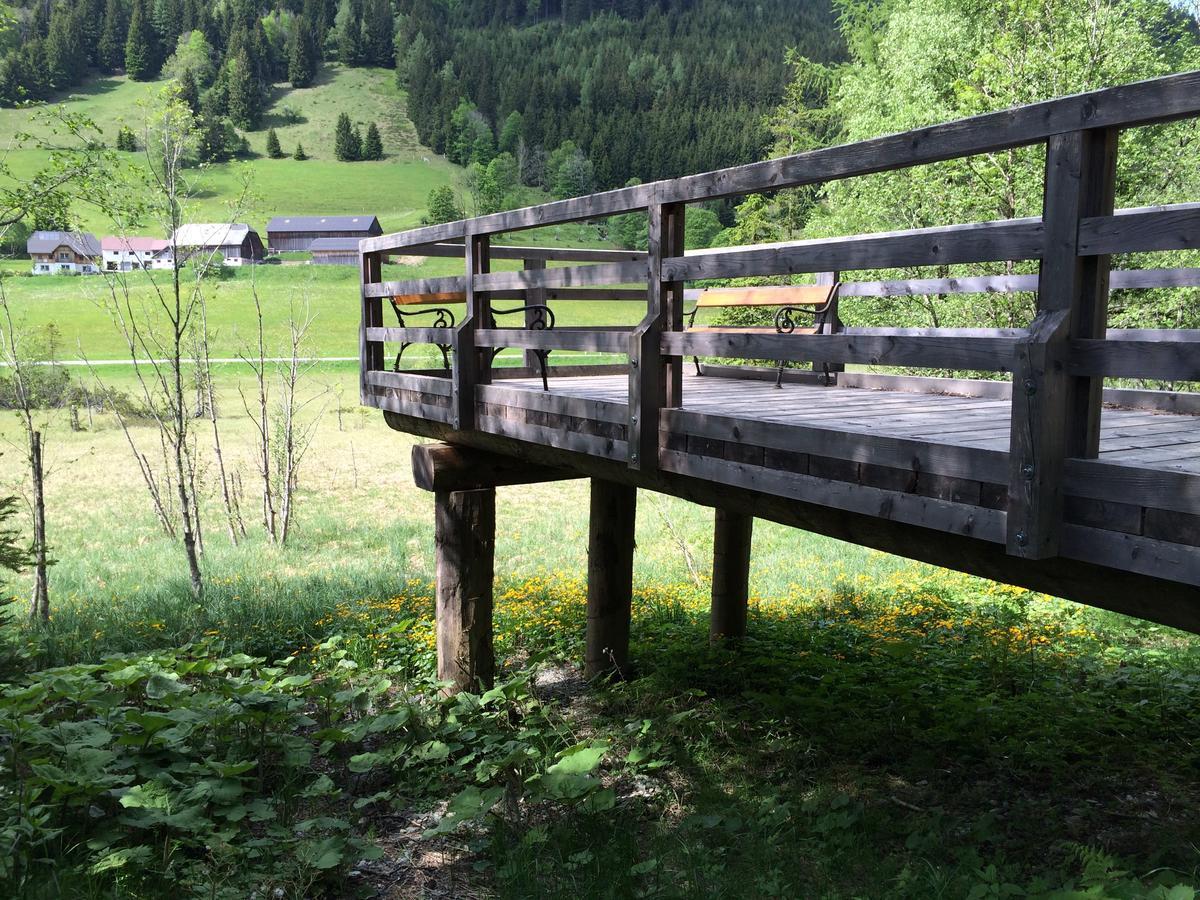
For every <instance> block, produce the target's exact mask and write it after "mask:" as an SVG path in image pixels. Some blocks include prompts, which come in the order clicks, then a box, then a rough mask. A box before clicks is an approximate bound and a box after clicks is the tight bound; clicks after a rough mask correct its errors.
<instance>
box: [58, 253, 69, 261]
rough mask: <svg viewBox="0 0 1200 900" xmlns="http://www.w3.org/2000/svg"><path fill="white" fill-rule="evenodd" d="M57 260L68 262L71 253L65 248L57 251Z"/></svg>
mask: <svg viewBox="0 0 1200 900" xmlns="http://www.w3.org/2000/svg"><path fill="white" fill-rule="evenodd" d="M58 261H59V262H70V261H71V254H70V253H67V252H66V251H65V250H62V251H59V254H58Z"/></svg>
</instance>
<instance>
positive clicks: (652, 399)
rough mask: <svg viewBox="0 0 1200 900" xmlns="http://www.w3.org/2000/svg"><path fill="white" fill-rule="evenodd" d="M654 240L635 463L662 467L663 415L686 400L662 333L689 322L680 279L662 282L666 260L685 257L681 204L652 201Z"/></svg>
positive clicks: (632, 348) (632, 453)
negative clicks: (660, 431)
mask: <svg viewBox="0 0 1200 900" xmlns="http://www.w3.org/2000/svg"><path fill="white" fill-rule="evenodd" d="M647 216H648V219H649V228H650V233H649V242H648V245H647V261H648V272H647V282H646V317H645V318H644V319H642V321H641V324H639V325H638V327H637V328H636V329H635V330H634V332H633V334H632V335H630V345H629V424H628V438H629V467H630V468H631V469H639V470H642V471H653V470H655V469H657V468H658V413H659V410H661V409H662V408H663V407H664V406H668V405H671V406H678V405H680V403H682V389H681V385H682V372H683V367H682V365H675V363H678V362H681V361H680V360H679V359H675V360H670V359H668V358H666V357H664V356H663V355H662V333H663V331H664V330H665V329H667V328H668V327H676V323H678V325H677V327H679V328H682V326H683V291H682V290H681V288H682V284H681V283H679V282H664V281H663V280H662V261H663V260H664V259H666V258H668V257H672V256H682V255H683V217H684V206H683V204H681V203H670V204H666V203H657V202H656V203H652V204H651V205H650V207H649V208H648V210H647Z"/></svg>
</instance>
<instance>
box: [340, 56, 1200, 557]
mask: <svg viewBox="0 0 1200 900" xmlns="http://www.w3.org/2000/svg"><path fill="white" fill-rule="evenodd" d="M1196 116H1200V72H1189V73H1185V74H1180V75H1173V76H1169V77H1166V78H1160V79H1155V80H1151V81H1145V82H1140V83H1136V84H1130V85H1124V86H1121V87H1116V88H1111V89H1107V90H1101V91H1094V92H1090V93H1086V94H1079V95H1075V96H1071V97H1065V98H1062V99H1057V100H1051V101H1047V102H1044V103H1037V104H1033V105H1030V106H1025V107H1020V108H1016V109H1012V110H1007V111H1004V112H998V113H992V114H988V115H983V116H978V117H975V118H971V119H964V120H961V121H957V122H951V123H948V124H944V125H937V126H931V127H928V128H922V129H917V130H915V131H910V132H906V133H903V134H897V135H890V136H887V137H881V138H876V139H874V140H869V141H863V142H860V143H856V144H850V145H845V146H838V147H830V148H827V149H822V150H815V151H811V152H808V153H802V154H799V155H796V156H791V157H786V158H782V159H775V160H769V161H766V162H761V163H754V164H752V165H747V166H740V167H735V168H730V169H724V170H720V171H717V172H709V173H705V174H701V175H692V176H688V177H685V178H678V179H673V180H669V181H660V182H655V183H652V184H646V185H638V186H635V187H628V188H621V189H619V190H615V191H608V192H604V193H599V194H593V195H590V196H586V197H577V198H572V199H569V200H561V201H558V202H555V203H547V204H544V205H541V206H535V207H530V208H527V209H520V210H514V211H511V212H502V213H496V214H493V215H488V216H480V217H477V218H474V219H468V220H464V221H459V222H451V223H448V224H445V225H435V226H430V227H425V228H418V229H414V230H412V231H408V232H404V233H400V234H391V235H384V236H381V237H375V238H369V239H367V240H365V241H363V242H362V243H361V245H360V246H361V255H362V274H363V289H362V302H363V320H362V321H363V330H362V335H361V345H360V346H361V357H362V369H363V375H362V384H363V392H364V398H365V397H366V396H367V394H368V393H369V386H371V385H377V384H384V385H391V386H394V387H395V386H399V387H403V388H405V389H408V390H412V391H414V392H420V391H422V390H427V391H428V393H429V394H430V395H431V396H440V397H445V396H449V398H450V405H449V409H448V411H447V412H446V413H444V414H443V416H444V420H445V421H447V422H448V423H449V424H450V425H452V426H453V427H454V428H456V429H460V430H469V429H472V428H473V427H475V424H476V423H475V415H476V402H477V399H478V398H479V397H480V396H481V391H482V392H483V393H484V394H486V390H485V386H486V385H488V384H489V383H490V381H491V370H490V366H489V365H488V364H487V362H485V360H490V358H491V354H490V353H481V352H476V351H483V350H489V349H490V348H497V347H515V348H521V349H524V350H525V351H526V357H527V360H528V354H529V353H531V352H534V351H538V350H546V349H556V350H574V351H594V352H601V353H616V354H624V355H625V356H626V357H627V358H628V368H627V371H628V375H629V402H628V406H627V408H626V409H625V411H624V416H625V423H624V424H625V426H626V429H625V435H626V438H627V440H626V441H625V442H623V449H624V452H625V454H626V458H627V462H628V465H629V466H630V467H633V468H636V469H653V468H655V467H656V466H657V465H658V461H659V454H660V451H661V447H660V442H659V423H660V419H662V418H663V416H662V414H663V411H664V410H671V409H673V408H676V407H678V406H680V404H681V390H682V387H681V385H682V378H681V371H682V369H681V360H682V359H683V358H684V357H686V356H693V355H695V356H707V357H718V358H720V357H724V358H732V359H746V358H758V359H776V360H794V361H805V360H820V361H825V362H833V363H860V364H862V363H866V364H881V365H891V366H905V367H924V368H937V369H963V370H977V371H993V372H1011V373H1012V378H1013V390H1012V393H1011V397H1012V416H1011V439H1010V448H1009V453H1008V455H1007V474H1008V477H1007V479H1005V480H1006V481H1007V482H1008V485H1009V505H1008V511H1007V515H1006V517H1005V522H1004V531H1005V543H1006V546H1007V548H1008V551H1009V552H1010V553H1011V554H1013V555H1016V556H1021V557H1026V558H1045V557H1050V556H1054V555H1056V554H1057V553H1058V549H1059V540H1060V534H1061V528H1060V523H1061V520H1062V506H1063V484H1064V477H1065V476H1064V472H1065V471H1066V469H1067V468H1068V467H1067V466H1066V461H1067V460H1068V459H1084V460H1086V459H1094V458H1095V457H1096V456H1097V454H1098V442H1099V422H1100V410H1101V390H1102V385H1103V379H1104V377H1106V376H1107V377H1124V378H1152V379H1163V380H1170V381H1183V380H1191V379H1197V380H1200V332H1194V331H1169V332H1167V331H1128V332H1120V333H1114V332H1111V331H1108V330H1107V302H1108V293H1109V289H1110V287H1147V286H1161V285H1169V284H1194V283H1196V279H1195V277H1194V275H1195V272H1196V270H1159V271H1158V273H1157V274H1153V273H1149V274H1148V273H1136V272H1126V273H1120V277H1119V278H1115V279H1114V278H1112V277H1111V276H1110V265H1109V261H1110V257H1111V256H1112V255H1113V254H1117V253H1126V252H1145V251H1167V250H1180V249H1194V248H1200V204H1178V205H1173V206H1163V207H1153V208H1146V209H1129V210H1119V211H1117V210H1114V194H1115V178H1116V176H1115V172H1116V155H1117V138H1118V135H1119V133H1120V131H1121V130H1123V129H1127V128H1133V127H1138V126H1145V125H1150V124H1155V123H1161V122H1166V121H1170V120H1174V119H1181V118H1191V117H1196ZM1035 144H1044V145H1045V147H1046V176H1045V184H1044V197H1043V213H1042V215H1041V216H1038V217H1031V218H1023V219H1011V220H1004V221H993V222H975V223H969V224H956V225H947V226H942V227H937V228H923V229H913V230H908V231H899V232H891V233H885V234H869V235H859V236H850V237H837V238H828V239H821V240H805V241H793V242H786V243H776V244H767V245H761V246H749V247H728V248H719V249H712V250H704V251H699V252H693V253H685V251H684V246H683V233H684V228H683V226H684V219H685V215H686V204H688V203H695V202H700V201H707V200H714V199H718V198H726V197H732V196H738V195H745V194H749V193H754V192H760V191H774V190H779V189H783V188H793V187H799V186H803V185H810V184H815V183H819V182H825V181H830V180H837V179H844V178H851V177H855V176H861V175H868V174H872V173H878V172H885V171H889V170H896V169H902V168H908V167H912V166H917V165H923V164H927V163H933V162H938V161H944V160H950V159H955V158H961V157H967V156H972V155H977V154H983V153H993V152H996V151H1003V150H1007V149H1011V148H1016V147H1022V146H1030V145H1035ZM634 212H645V213H646V215H647V220H648V250H647V252H645V253H640V252H632V251H618V250H570V249H557V248H529V247H506V246H502V245H497V244H493V239H494V238H496V237H498V236H500V235H503V234H506V233H510V232H517V231H522V230H526V229H532V228H539V227H542V226H547V225H555V224H561V223H568V222H575V221H583V220H592V219H598V218H603V217H607V216H612V215H619V214H625V213H634ZM397 252H403V253H405V254H409V255H418V256H420V255H424V256H458V257H460V258H462V259H463V260H464V265H465V272H464V274H463V275H461V276H453V277H448V278H430V279H422V280H416V281H405V282H384V281H383V280H382V275H381V273H382V263H383V261H384V259H385V258H386V257H387V256H388V255H389V254H392V253H397ZM493 259H520V260H524V266H525V267H524V269H523V270H521V271H515V272H509V271H496V272H494V271H492V269H491V261H492V260H493ZM1013 261H1037V262H1038V263H1039V266H1040V271H1039V274H1037V275H1016V276H1006V277H1001V276H994V277H992V278H991V279H987V278H964V279H957V280H955V279H940V280H933V279H916V280H912V281H907V282H904V281H893V282H875V283H872V284H870V285H864V286H861V287H860V288H859V289H858V290H856V286H855V285H854V284H853V283H850V284H847V285H846V286H845V287H844V289H843V291H842V294H843V296H856V295H857V296H886V295H895V294H903V293H917V292H923V291H926V290H929V289H934V288H937V287H938V285H939V284H940V285H942V286H946V285H948V284H949V283H950V282H957V285H956V286H957V287H959V288H962V289H963V290H968V289H970V288H972V287H974V288H979V289H983V290H999V289H1004V290H1031V291H1035V292H1036V295H1037V303H1036V310H1037V312H1036V317H1035V319H1034V321H1033V322H1032V324H1031V326H1030V327H1029V328H1026V329H1008V330H976V329H958V330H947V329H880V328H873V329H864V328H859V329H851V330H848V331H847V332H845V333H841V334H815V335H803V336H801V335H793V334H761V333H758V334H750V333H746V332H739V331H737V330H733V329H730V330H727V331H724V332H719V331H704V332H701V333H689V332H687V331H685V330H684V329H683V304H684V286H685V283H686V282H688V281H692V280H697V279H708V278H737V277H744V276H764V275H796V274H803V273H816V272H842V273H845V272H848V271H853V270H863V269H896V268H908V267H922V266H945V265H952V264H966V263H1000V262H1013ZM548 262H555V263H567V265H562V266H555V267H552V268H551V267H547V263H548ZM1163 273H1166V274H1163ZM630 283H644V284H645V285H646V287H645V289H644V290H641V289H639V290H631V289H629V288H628V287H611V286H615V285H628V284H630ZM442 292H446V293H452V292H453V293H461V294H462V296H463V297H464V299H465V303H466V315H465V317H464V318H463V320H462V322H461V323H460V324H459V325H457V326H456V327H455V328H454V329H428V328H424V329H422V328H403V329H398V328H388V327H384V325H383V316H382V298H384V297H390V296H395V295H398V294H436V293H442ZM552 295H553V296H554V297H556V298H558V299H564V300H568V299H580V300H584V299H622V300H629V299H633V298H639V299H643V300H644V302H645V313H644V316H643V318H642V319H641V321H640V322H639V323H638V324H637V325H636V326H633V327H631V328H624V329H619V330H612V329H594V328H593V329H556V330H554V331H530V330H522V329H514V328H495V327H485V326H486V325H487V324H488V323H490V322H491V316H490V315H489V309H490V303H491V302H492V300H493V299H500V298H504V297H513V296H515V297H523V298H525V299H526V300H527V302H531V303H532V302H538V303H541V302H544V301H545V300H546V299H548V298H550V297H551V296H552ZM391 341H431V342H440V343H446V344H450V345H452V346H453V348H454V366H453V371H452V374H451V378H450V379H449V380H448V381H447V379H436V378H431V377H429V378H421V377H420V376H411V375H407V376H402V375H400V374H398V373H385V372H383V370H384V352H383V351H384V342H391ZM435 381H438V382H440V384H438V385H436V386H431V385H430V383H431V382H435ZM418 405H419V404H418ZM439 409H440V407H439ZM424 412H426V413H428V414H430V415H431V416H432V415H435V411H434V408H433V407H429V408H426V409H424ZM413 414H421V411H420V410H417V411H415V412H414V413H413ZM605 414H606V415H608V416H610V417H611V416H612V415H613V411H612V410H611V409H609V410H606V411H605ZM668 419H669V417H668ZM935 437H936V436H931V438H935Z"/></svg>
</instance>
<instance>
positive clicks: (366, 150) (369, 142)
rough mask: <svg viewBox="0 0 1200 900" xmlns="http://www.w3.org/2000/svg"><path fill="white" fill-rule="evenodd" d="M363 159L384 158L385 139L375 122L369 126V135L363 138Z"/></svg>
mask: <svg viewBox="0 0 1200 900" xmlns="http://www.w3.org/2000/svg"><path fill="white" fill-rule="evenodd" d="M362 159H383V139H382V138H381V137H380V136H379V127H378V126H377V125H376V124H375V123H374V122H372V123H371V124H370V125H368V126H367V136H366V137H365V138H363V143H362Z"/></svg>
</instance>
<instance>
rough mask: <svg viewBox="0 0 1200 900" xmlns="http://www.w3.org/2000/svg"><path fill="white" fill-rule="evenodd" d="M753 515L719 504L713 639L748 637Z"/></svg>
mask: <svg viewBox="0 0 1200 900" xmlns="http://www.w3.org/2000/svg"><path fill="white" fill-rule="evenodd" d="M753 532H754V517H753V516H748V515H746V514H745V513H740V512H734V511H733V510H728V509H724V508H722V507H717V515H716V520H715V523H714V528H713V571H712V610H711V612H710V613H709V626H708V636H709V640H711V641H713V642H720V641H723V640H731V641H736V640H738V639H740V638H743V637H745V636H746V611H747V606H748V604H749V601H750V539H751V536H752V534H753Z"/></svg>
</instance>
